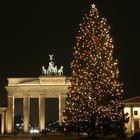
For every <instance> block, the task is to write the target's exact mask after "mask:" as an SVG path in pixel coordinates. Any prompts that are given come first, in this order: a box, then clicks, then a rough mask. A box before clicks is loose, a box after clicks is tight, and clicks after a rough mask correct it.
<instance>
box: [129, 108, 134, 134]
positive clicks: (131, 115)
mask: <svg viewBox="0 0 140 140" xmlns="http://www.w3.org/2000/svg"><path fill="white" fill-rule="evenodd" d="M130 127H131V132H133V131H134V115H133V107H130Z"/></svg>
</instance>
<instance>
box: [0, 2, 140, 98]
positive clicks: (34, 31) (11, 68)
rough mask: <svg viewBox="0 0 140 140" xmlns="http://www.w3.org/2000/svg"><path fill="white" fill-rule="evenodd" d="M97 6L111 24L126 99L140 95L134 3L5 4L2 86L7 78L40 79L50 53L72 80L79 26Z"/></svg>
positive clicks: (139, 24)
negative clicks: (74, 50) (92, 6)
mask: <svg viewBox="0 0 140 140" xmlns="http://www.w3.org/2000/svg"><path fill="white" fill-rule="evenodd" d="M92 3H94V4H96V6H97V8H98V9H99V12H100V15H102V16H103V17H105V18H106V19H107V21H108V24H109V25H110V26H111V35H112V37H113V40H114V45H115V49H114V52H115V55H116V56H117V58H118V60H119V68H120V78H121V82H123V83H124V89H125V98H128V97H133V96H136V95H139V93H140V86H139V79H140V68H139V64H140V63H139V60H140V55H139V50H140V49H139V48H140V43H139V40H140V39H139V38H140V35H139V34H140V15H139V14H140V8H139V4H138V1H132V0H59V1H58V0H56V1H54V0H41V1H34V0H28V1H26V0H24V1H20V0H17V1H1V2H0V83H1V87H2V86H3V85H5V84H6V78H7V77H38V76H40V75H41V66H42V65H44V66H46V67H47V66H48V62H49V57H48V54H51V53H53V54H54V62H55V64H56V65H58V66H61V65H64V73H65V76H70V74H71V69H70V62H71V61H72V51H73V47H74V44H75V36H76V35H77V32H78V26H79V23H80V22H81V20H82V18H83V16H84V14H85V13H86V12H87V11H89V10H90V5H91V4H92ZM1 92H2V91H1ZM0 94H2V93H0Z"/></svg>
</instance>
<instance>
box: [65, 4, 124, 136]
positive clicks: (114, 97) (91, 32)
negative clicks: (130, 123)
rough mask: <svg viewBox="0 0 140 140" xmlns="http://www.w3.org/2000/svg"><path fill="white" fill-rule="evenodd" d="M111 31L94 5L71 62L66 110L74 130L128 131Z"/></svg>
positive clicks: (89, 131)
mask: <svg viewBox="0 0 140 140" xmlns="http://www.w3.org/2000/svg"><path fill="white" fill-rule="evenodd" d="M109 31H110V27H109V26H108V25H107V22H106V19H105V18H101V17H100V16H99V14H98V9H97V8H96V6H95V5H94V4H93V5H91V10H90V11H89V13H88V14H86V15H85V17H84V18H83V21H82V23H80V24H79V31H78V35H77V37H76V46H75V47H74V52H73V56H74V58H73V61H72V63H71V68H72V77H71V79H70V81H71V86H70V87H69V92H68V96H67V98H66V108H65V111H64V116H65V117H64V118H65V119H64V124H65V126H67V129H69V130H71V131H72V130H75V131H78V132H80V131H82V132H87V133H88V134H91V133H95V134H97V133H100V134H105V133H106V134H107V133H111V132H112V133H114V132H116V131H117V132H121V133H123V132H124V124H125V123H124V122H125V118H124V114H123V107H124V103H123V102H122V95H123V89H122V84H121V83H119V70H118V67H117V66H118V61H117V60H116V59H114V58H113V40H112V38H111V37H110V34H109Z"/></svg>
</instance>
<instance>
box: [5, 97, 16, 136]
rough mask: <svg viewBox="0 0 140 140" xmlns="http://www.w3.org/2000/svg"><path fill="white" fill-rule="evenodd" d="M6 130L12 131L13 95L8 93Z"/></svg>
mask: <svg viewBox="0 0 140 140" xmlns="http://www.w3.org/2000/svg"><path fill="white" fill-rule="evenodd" d="M6 132H7V133H13V132H14V96H13V95H8V108H7V114H6Z"/></svg>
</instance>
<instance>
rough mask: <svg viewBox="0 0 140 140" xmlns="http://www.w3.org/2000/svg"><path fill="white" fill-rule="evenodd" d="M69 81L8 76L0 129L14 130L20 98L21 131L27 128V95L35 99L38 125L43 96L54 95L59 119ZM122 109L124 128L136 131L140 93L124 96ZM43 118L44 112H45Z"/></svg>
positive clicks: (41, 120)
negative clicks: (139, 95) (138, 95)
mask: <svg viewBox="0 0 140 140" xmlns="http://www.w3.org/2000/svg"><path fill="white" fill-rule="evenodd" d="M69 85H70V81H69V79H68V78H66V77H64V76H41V77H39V78H8V86H6V87H5V88H6V90H7V92H8V107H7V109H6V108H0V114H1V116H2V117H1V133H2V134H3V133H4V132H5V133H13V132H14V108H15V105H14V100H15V99H16V98H23V118H24V132H25V133H28V132H29V120H30V98H38V101H39V104H38V106H39V128H40V131H41V130H42V129H44V128H45V98H58V100H59V122H60V123H61V120H62V119H63V116H62V112H63V110H64V108H65V98H66V93H67V87H68V86H69ZM124 112H125V113H128V114H129V115H128V117H129V122H128V123H127V124H126V128H127V129H126V131H127V132H128V133H133V132H135V131H140V97H134V98H130V99H127V100H125V108H124ZM46 118H47V116H46Z"/></svg>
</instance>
